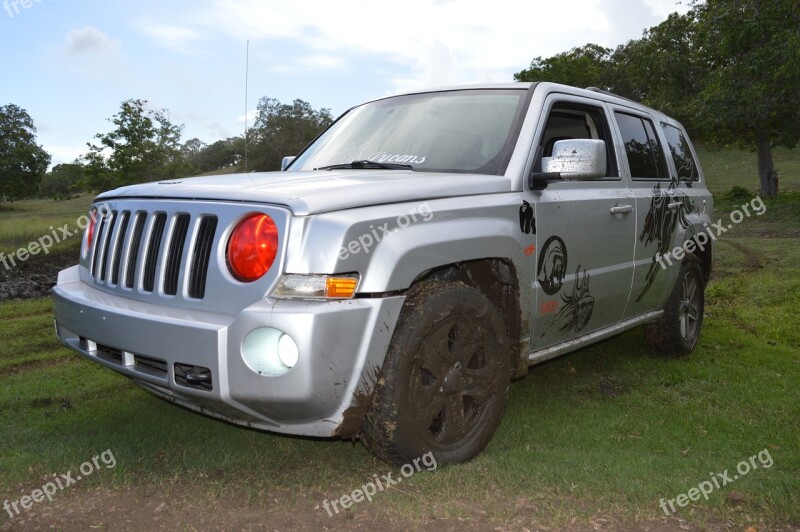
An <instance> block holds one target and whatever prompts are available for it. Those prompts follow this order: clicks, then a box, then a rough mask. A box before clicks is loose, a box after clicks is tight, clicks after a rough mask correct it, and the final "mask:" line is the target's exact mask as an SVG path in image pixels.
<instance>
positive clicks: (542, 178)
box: [531, 139, 606, 190]
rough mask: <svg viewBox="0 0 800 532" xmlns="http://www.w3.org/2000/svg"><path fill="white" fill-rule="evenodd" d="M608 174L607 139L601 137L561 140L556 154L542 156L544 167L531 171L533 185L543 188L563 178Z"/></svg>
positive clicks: (585, 177)
mask: <svg viewBox="0 0 800 532" xmlns="http://www.w3.org/2000/svg"><path fill="white" fill-rule="evenodd" d="M605 175H606V143H605V142H604V141H602V140H593V139H573V140H559V141H558V142H556V143H555V145H553V156H552V157H542V171H541V172H540V173H533V174H531V188H533V189H534V190H541V189H543V188H545V187H546V186H547V184H548V183H551V182H553V181H559V180H562V179H572V180H591V179H600V178H602V177H605Z"/></svg>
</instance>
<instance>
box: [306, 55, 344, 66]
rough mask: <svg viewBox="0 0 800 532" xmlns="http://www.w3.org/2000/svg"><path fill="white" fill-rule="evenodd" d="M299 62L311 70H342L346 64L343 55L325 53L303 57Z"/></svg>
mask: <svg viewBox="0 0 800 532" xmlns="http://www.w3.org/2000/svg"><path fill="white" fill-rule="evenodd" d="M297 63H298V64H299V65H301V66H303V67H305V68H307V69H309V70H341V69H342V68H344V66H345V60H344V58H342V56H338V55H332V54H323V53H320V54H311V55H307V56H304V57H301V58H300V59H299V60H298V61H297Z"/></svg>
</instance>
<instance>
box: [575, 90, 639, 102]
mask: <svg viewBox="0 0 800 532" xmlns="http://www.w3.org/2000/svg"><path fill="white" fill-rule="evenodd" d="M586 90H587V91H592V92H599V93H600V94H605V95H607V96H613V97H615V98H620V99H623V100H628V101H629V102H633V103H635V104H639V105H641V102H637V101H636V100H631V99H630V98H626V97H625V96H620V95H619V94H614V93H613V92H611V91H607V90H604V89H600V88H598V87H586Z"/></svg>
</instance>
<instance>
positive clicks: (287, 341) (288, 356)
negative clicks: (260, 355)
mask: <svg viewBox="0 0 800 532" xmlns="http://www.w3.org/2000/svg"><path fill="white" fill-rule="evenodd" d="M278 358H280V359H281V362H283V365H284V366H286V367H287V368H293V367H294V366H295V364H297V360H298V359H299V358H300V350H299V349H298V348H297V344H296V343H294V340H292V337H291V336H289V335H288V334H284V335H283V336H281V339H280V340H278Z"/></svg>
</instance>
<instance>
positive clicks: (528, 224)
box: [519, 200, 536, 235]
mask: <svg viewBox="0 0 800 532" xmlns="http://www.w3.org/2000/svg"><path fill="white" fill-rule="evenodd" d="M519 230H520V231H522V232H523V233H525V234H526V235H530V234H534V235H535V234H536V218H534V217H533V207H531V204H530V203H528V202H527V201H525V200H523V201H522V207H520V208H519Z"/></svg>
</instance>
